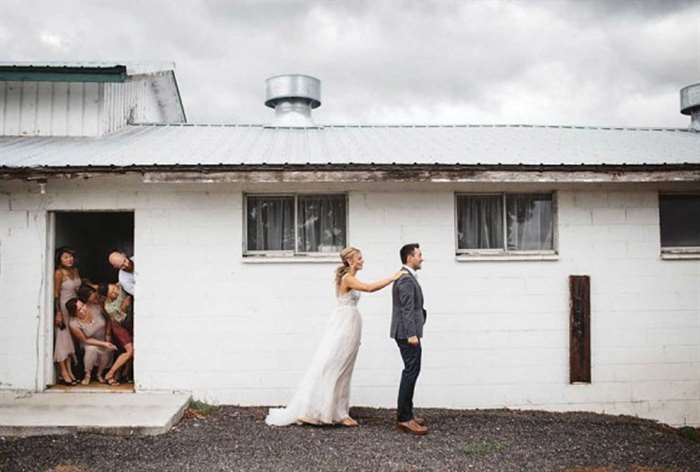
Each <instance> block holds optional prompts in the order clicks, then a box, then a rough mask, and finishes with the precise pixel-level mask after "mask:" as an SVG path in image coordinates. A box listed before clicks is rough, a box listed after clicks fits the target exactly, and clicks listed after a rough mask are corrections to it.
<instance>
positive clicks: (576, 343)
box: [569, 275, 591, 383]
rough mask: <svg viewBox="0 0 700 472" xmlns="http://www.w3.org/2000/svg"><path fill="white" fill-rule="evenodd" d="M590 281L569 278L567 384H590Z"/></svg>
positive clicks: (571, 276)
mask: <svg viewBox="0 0 700 472" xmlns="http://www.w3.org/2000/svg"><path fill="white" fill-rule="evenodd" d="M590 293H591V279H590V277H589V276H588V275H570V276H569V294H570V312H569V382H571V383H574V382H588V383H590V382H591V296H590Z"/></svg>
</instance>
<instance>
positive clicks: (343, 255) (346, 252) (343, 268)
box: [335, 246, 360, 291]
mask: <svg viewBox="0 0 700 472" xmlns="http://www.w3.org/2000/svg"><path fill="white" fill-rule="evenodd" d="M359 252H360V250H359V249H357V248H356V247H352V246H348V247H346V248H345V249H343V250H342V251H340V261H341V262H342V265H339V266H338V267H337V268H336V269H335V290H336V291H338V289H339V288H340V281H341V280H343V276H345V274H347V273H348V272H350V261H352V258H353V257H355V254H359Z"/></svg>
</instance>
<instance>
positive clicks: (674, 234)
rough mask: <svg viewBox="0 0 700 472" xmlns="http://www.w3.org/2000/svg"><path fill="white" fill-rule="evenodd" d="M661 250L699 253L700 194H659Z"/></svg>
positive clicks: (663, 251) (676, 252)
mask: <svg viewBox="0 0 700 472" xmlns="http://www.w3.org/2000/svg"><path fill="white" fill-rule="evenodd" d="M659 223H660V226H661V252H662V253H670V254H683V253H695V254H698V253H700V194H661V195H659Z"/></svg>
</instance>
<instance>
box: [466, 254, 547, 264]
mask: <svg viewBox="0 0 700 472" xmlns="http://www.w3.org/2000/svg"><path fill="white" fill-rule="evenodd" d="M456 260H457V262H481V261H503V262H506V261H558V260H559V254H457V256H456Z"/></svg>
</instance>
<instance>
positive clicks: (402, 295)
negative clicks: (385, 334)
mask: <svg viewBox="0 0 700 472" xmlns="http://www.w3.org/2000/svg"><path fill="white" fill-rule="evenodd" d="M391 299H392V310H391V332H390V333H389V335H390V336H391V337H392V338H394V339H408V338H410V337H411V336H418V337H419V338H420V337H423V325H424V324H425V319H426V317H427V312H426V311H425V308H423V290H421V288H420V284H419V283H418V280H416V278H415V277H413V275H411V274H410V273H409V274H406V275H404V276H402V277H401V278H400V279H399V280H397V281H396V282H394V285H393V287H392V290H391Z"/></svg>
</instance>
